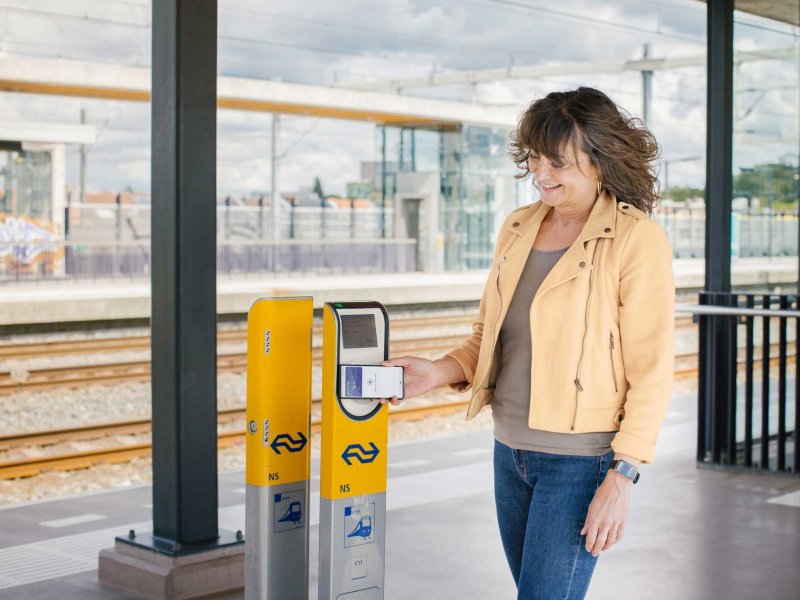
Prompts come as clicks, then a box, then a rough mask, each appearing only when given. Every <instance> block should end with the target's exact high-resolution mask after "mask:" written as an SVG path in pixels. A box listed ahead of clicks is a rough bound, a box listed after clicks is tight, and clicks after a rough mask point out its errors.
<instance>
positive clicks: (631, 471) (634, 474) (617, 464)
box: [609, 459, 639, 483]
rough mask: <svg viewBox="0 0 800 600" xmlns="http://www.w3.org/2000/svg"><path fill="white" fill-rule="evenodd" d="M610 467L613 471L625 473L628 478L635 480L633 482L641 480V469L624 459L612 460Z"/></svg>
mask: <svg viewBox="0 0 800 600" xmlns="http://www.w3.org/2000/svg"><path fill="white" fill-rule="evenodd" d="M609 468H610V469H611V470H612V471H616V472H617V473H619V474H620V475H624V476H625V477H627V478H628V479H631V480H633V483H636V482H637V481H639V469H637V468H636V467H634V466H633V465H632V464H630V463H626V462H625V461H624V460H619V459H616V460H612V461H611V466H610V467H609Z"/></svg>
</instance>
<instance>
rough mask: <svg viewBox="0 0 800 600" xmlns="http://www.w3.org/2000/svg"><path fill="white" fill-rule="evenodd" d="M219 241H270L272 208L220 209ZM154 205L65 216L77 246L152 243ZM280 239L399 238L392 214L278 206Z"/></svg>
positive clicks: (100, 207)
mask: <svg viewBox="0 0 800 600" xmlns="http://www.w3.org/2000/svg"><path fill="white" fill-rule="evenodd" d="M216 212H217V221H216V222H217V239H218V240H220V241H222V240H229V241H238V240H245V241H264V240H268V239H269V238H270V218H269V217H270V212H269V207H268V206H241V205H235V204H228V205H218V206H217V211H216ZM150 219H151V215H150V205H140V204H79V203H73V204H71V205H70V207H69V208H67V210H66V223H67V230H68V231H69V235H68V236H67V239H68V240H70V241H73V242H78V241H80V242H100V243H110V242H113V241H123V242H124V241H136V240H147V239H150ZM278 230H279V234H280V239H283V240H285V239H306V240H319V239H323V238H325V239H331V240H340V239H345V238H346V239H367V240H369V239H378V238H389V237H393V236H394V212H393V210H392V209H391V208H386V209H382V208H380V207H359V208H355V207H354V205H351V206H350V207H339V206H337V207H333V206H322V207H313V206H294V205H288V204H286V203H285V202H281V203H280V204H279V205H278Z"/></svg>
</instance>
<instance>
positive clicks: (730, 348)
mask: <svg viewBox="0 0 800 600" xmlns="http://www.w3.org/2000/svg"><path fill="white" fill-rule="evenodd" d="M733 4H734V0H709V2H708V4H707V5H708V9H707V14H708V18H707V21H708V80H707V89H708V95H707V108H706V112H707V117H706V118H707V131H706V193H705V200H706V231H705V242H706V243H705V265H706V274H705V292H706V293H705V294H701V298H703V299H702V300H701V303H703V304H711V305H732V306H735V299H734V298H731V297H729V296H728V295H727V294H726V292H730V291H731V194H732V184H733V183H732V172H731V171H732V139H733V102H732V99H733V83H732V82H733ZM715 292H717V293H715ZM719 292H722V293H719ZM707 321H708V324H707V326H705V327H701V337H700V344H701V354H702V355H703V360H701V362H700V367H701V369H703V370H704V373H703V374H702V375H701V376H700V378H699V382H698V383H699V386H701V389H699V390H698V402H699V406H698V414H699V415H700V420H699V423H698V426H699V427H698V448H697V456H698V460H699V461H704V460H708V459H709V458H711V460H712V461H713V462H715V463H718V462H720V459H721V458H722V456H721V454H722V452H723V450H724V453H725V462H726V463H728V464H731V463H735V462H736V456H735V451H734V452H731V451H732V448H731V443H730V442H731V435H732V434H733V431H731V428H732V426H731V420H732V419H733V418H735V412H734V410H735V399H736V397H735V394H736V325H735V320H734V319H731V318H725V317H720V316H712V317H710V318H709V319H708V320H707ZM731 454H733V455H731ZM709 455H710V456H709Z"/></svg>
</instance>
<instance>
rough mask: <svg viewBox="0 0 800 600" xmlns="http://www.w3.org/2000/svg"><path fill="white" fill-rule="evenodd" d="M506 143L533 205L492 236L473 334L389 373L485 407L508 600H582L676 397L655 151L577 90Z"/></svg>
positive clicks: (559, 97) (472, 411) (639, 133)
mask: <svg viewBox="0 0 800 600" xmlns="http://www.w3.org/2000/svg"><path fill="white" fill-rule="evenodd" d="M509 148H510V153H511V156H512V157H513V160H514V162H515V163H516V164H517V166H518V167H520V169H521V170H522V173H521V174H520V175H519V177H525V176H527V175H529V174H530V175H531V176H532V178H533V181H534V183H535V184H536V185H537V186H538V188H539V192H540V194H541V201H539V202H535V203H533V204H530V205H527V206H523V207H522V208H519V209H517V210H515V211H513V212H512V213H511V214H510V215H509V216H508V218H507V219H506V221H505V223H503V225H502V227H501V228H500V233H499V235H498V240H497V245H496V249H495V255H494V260H493V262H492V267H491V270H490V272H489V278H488V281H487V283H486V287H485V289H484V292H483V296H482V298H481V303H480V310H479V314H478V317H477V319H476V321H475V323H474V325H473V333H472V336H471V337H470V338H468V339H467V340H466V341H465V342H464V344H463V345H461V346H460V347H459V348H456V349H454V350H453V351H451V352H449V353H448V354H446V355H445V356H444V357H442V358H440V359H438V360H435V361H430V360H426V359H423V358H418V357H409V356H406V357H401V358H395V359H393V360H390V361H387V362H385V363H384V364H385V365H387V366H402V367H404V368H405V389H406V397H412V396H417V395H419V394H423V393H425V392H428V391H430V390H432V389H433V388H435V387H437V386H439V385H444V384H449V385H450V386H452V387H453V388H454V389H456V390H461V391H466V390H469V389H471V390H472V397H471V400H470V404H469V409H468V412H467V419H471V418H473V417H475V415H477V414H478V412H479V411H480V409H481V408H482V407H483V406H485V405H487V404H491V406H492V416H493V419H494V435H495V445H494V480H495V481H494V485H495V500H496V506H497V518H498V523H499V526H500V536H501V539H502V542H503V547H504V550H505V553H506V558H507V560H508V564H509V566H510V568H511V573H512V575H513V577H514V581H515V583H516V584H517V589H518V598H523V599H526V600H529V599H539V598H541V599H546V600H551V599H553V598H569V599H573V598H583V597H584V596H585V594H586V590H587V588H588V586H589V581H590V579H591V576H592V572H593V570H594V567H595V563H596V562H597V557H598V556H599V555H600V553H601V552H603V551H605V550H608V549H609V548H611V547H612V546H614V545H615V544H617V543H619V541H620V540H621V539H622V537H623V534H624V531H625V525H626V521H627V517H628V506H629V501H630V495H631V489H632V486H633V483H634V482H635V480H636V479H638V472H637V469H638V467H639V465H640V464H642V463H648V462H650V461H651V460H652V459H653V452H654V449H655V445H656V438H657V435H658V430H659V428H660V426H661V423H662V421H663V418H664V414H665V413H666V410H667V406H668V404H669V401H670V396H671V391H672V379H673V371H674V348H673V338H674V313H673V310H674V308H673V307H674V296H675V288H674V283H673V276H672V251H671V249H670V245H669V242H668V241H667V237H666V235H665V234H664V231H663V230H662V229H661V228H660V227H659V226H658V225H657V224H656V223H655V222H653V221H652V220H650V219H649V218H648V215H649V214H651V212H652V209H653V207H654V205H655V203H656V201H657V198H658V195H657V186H658V182H657V179H656V175H655V172H654V163H655V161H656V159H657V156H658V145H657V143H656V141H655V139H654V138H653V136H652V134H651V133H650V132H649V131H647V130H646V129H645V128H644V127H643V126H641V124H640V122H638V121H637V120H636V119H633V118H630V117H629V116H627V115H626V114H625V113H624V112H623V111H622V110H621V109H620V108H619V107H617V106H616V105H615V104H614V103H613V102H612V101H611V100H610V99H609V98H608V97H607V96H606V95H605V94H603V93H602V92H600V91H598V90H595V89H591V88H584V87H582V88H578V89H577V90H574V91H570V92H554V93H551V94H549V95H548V96H547V97H545V98H542V99H540V100H536V101H535V102H533V103H532V104H531V105H530V107H529V108H528V109H527V110H526V111H525V113H523V115H522V116H521V118H520V121H519V124H518V127H517V130H516V132H515V133H514V134H513V135H512V142H511V144H510V147H509ZM391 402H393V403H396V402H397V399H396V398H393V399H392V400H391Z"/></svg>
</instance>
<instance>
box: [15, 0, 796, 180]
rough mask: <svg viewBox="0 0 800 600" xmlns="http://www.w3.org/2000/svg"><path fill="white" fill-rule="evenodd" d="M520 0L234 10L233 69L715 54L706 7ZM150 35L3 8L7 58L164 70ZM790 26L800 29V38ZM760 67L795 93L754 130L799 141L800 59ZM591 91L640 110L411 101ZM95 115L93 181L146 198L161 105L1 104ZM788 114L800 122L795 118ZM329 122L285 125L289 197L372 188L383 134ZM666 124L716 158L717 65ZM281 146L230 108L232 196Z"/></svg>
mask: <svg viewBox="0 0 800 600" xmlns="http://www.w3.org/2000/svg"><path fill="white" fill-rule="evenodd" d="M514 4H515V5H513V6H512V5H511V3H507V2H498V1H496V0H439V1H437V2H429V1H427V0H425V1H423V0H382V1H381V2H380V3H374V2H364V1H363V0H340V1H339V2H335V3H334V2H328V1H325V0H307V1H306V2H304V3H303V4H302V7H303V9H302V10H298V4H297V2H295V1H294V0H275V1H273V2H270V3H265V2H263V0H219V27H218V30H219V39H218V71H219V72H220V73H221V74H225V75H234V76H242V77H257V78H280V79H281V80H283V81H294V82H303V83H311V84H315V85H329V84H332V83H334V82H338V83H339V84H341V83H342V82H348V81H359V82H360V81H368V80H373V81H385V80H390V79H402V78H408V77H420V76H426V75H428V74H430V73H431V72H434V71H435V72H446V71H461V70H470V69H472V70H475V69H485V68H504V67H507V66H509V65H510V64H512V62H513V64H515V65H544V64H556V65H558V64H564V63H573V62H598V61H607V60H625V59H631V58H638V57H640V56H641V55H642V51H643V45H644V44H645V43H648V44H649V45H650V55H651V56H656V57H675V56H686V55H696V54H702V53H704V52H705V42H704V39H705V34H706V29H705V28H706V21H705V6H703V5H702V4H701V3H698V2H696V1H694V0H674V1H670V2H668V3H665V2H644V1H641V0H614V1H612V2H604V3H597V2H595V1H592V0H562V1H561V2H559V3H558V4H553V3H536V4H535V5H534V4H533V3H532V4H531V6H530V7H525V6H520V5H521V3H519V2H518V3H514ZM4 7H5V8H4ZM569 15H574V16H569ZM750 22H754V23H757V24H759V25H761V24H763V21H761V20H758V19H754V18H752V17H750V16H748V15H743V14H741V13H737V25H736V27H737V30H736V31H737V48H744V47H751V48H764V47H780V46H782V45H784V46H785V45H791V44H792V43H796V41H795V40H794V38H792V37H791V36H786V35H784V34H783V33H776V32H770V31H765V30H764V29H762V28H756V27H751V26H749V25H747V23H750ZM149 26H150V0H130V1H128V2H105V1H103V0H71V2H68V3H65V2H62V1H60V0H26V1H25V2H24V3H23V2H20V1H14V0H0V32H1V35H2V37H1V38H0V39H1V40H2V41H1V42H0V49H1V50H0V51H2V52H5V53H7V54H21V55H37V56H59V57H66V58H72V59H80V60H90V61H102V62H111V63H115V64H124V65H139V66H146V65H148V64H149V62H150V43H151V31H150V28H149ZM778 29H779V30H785V29H787V28H785V27H784V28H781V27H778ZM789 31H790V33H791V32H794V33H795V34H796V31H797V29H796V28H795V29H789ZM794 60H796V59H794ZM759 65H760V66H759ZM759 65H754V69H753V70H752V73H751V72H750V68H749V67H748V68H746V69H743V72H745V73H746V74H747V77H748V78H749V81H750V83H749V84H748V85H749V86H751V87H756V88H758V87H761V88H763V87H767V86H772V87H775V81H785V82H787V83H788V84H789V87H788V88H787V89H780V90H777V89H776V90H769V91H768V92H767V93H765V94H764V95H763V96H762V97H760V98H758V99H757V102H756V106H755V108H754V109H753V111H752V112H751V114H749V115H748V116H747V117H746V118H745V119H744V120H743V125H744V126H746V127H747V128H752V129H753V130H756V131H759V132H762V133H763V134H764V135H773V136H779V137H783V138H787V139H789V138H791V137H792V135H793V136H794V137H795V138H796V137H797V120H796V115H797V112H796V111H797V108H796V106H797V85H798V83H797V74H796V67H795V68H793V65H796V63H793V62H789V63H783V64H781V63H759ZM787 73H788V74H787ZM577 85H593V86H596V87H599V88H600V89H603V90H605V91H607V92H609V93H610V95H611V96H612V97H613V99H614V100H615V101H616V102H618V103H619V104H620V105H622V106H623V107H625V108H626V109H627V110H628V111H630V112H631V113H632V114H634V115H640V114H641V110H642V97H641V94H642V92H641V88H642V84H641V76H640V75H639V74H637V73H629V72H628V73H602V72H598V73H595V74H593V75H591V76H569V75H564V76H550V77H547V78H543V79H538V80H506V81H498V82H487V83H482V84H480V85H477V86H474V87H473V86H471V85H452V86H443V87H436V88H418V89H408V90H405V91H404V93H408V94H413V95H418V96H424V97H435V98H443V99H452V100H458V101H467V102H472V101H480V102H486V103H492V104H501V105H505V106H512V107H513V106H515V105H516V106H518V107H519V109H520V110H522V109H523V108H524V107H525V106H526V105H527V104H528V103H529V102H530V101H531V100H532V99H534V98H536V97H541V96H542V95H544V94H546V93H548V92H550V91H552V90H555V89H562V90H563V89H570V88H574V87H576V86H577ZM748 94H749V92H748ZM742 99H743V101H745V99H747V101H749V100H750V99H754V96H753V94H750V95H749V96H748V95H747V94H743V95H742ZM81 108H87V110H88V113H89V120H90V122H92V123H94V124H95V125H97V126H98V127H100V128H102V133H101V135H100V136H99V138H98V141H97V143H96V144H95V145H94V147H93V148H92V151H91V153H90V163H89V182H90V186H91V187H92V188H95V189H100V188H107V189H118V188H121V187H123V186H125V185H128V184H130V185H132V186H133V187H135V188H136V189H142V190H146V189H147V188H148V187H149V168H146V163H147V160H148V159H149V124H150V114H149V107H147V106H146V105H144V104H136V103H122V102H111V101H102V100H85V99H70V98H58V97H44V96H29V95H14V94H0V110H3V111H4V114H6V115H13V118H15V119H27V120H40V121H45V122H47V121H51V122H59V121H67V122H77V121H78V118H79V114H80V109H81ZM782 113H785V114H788V115H790V116H789V117H785V116H780V115H781V114H782ZM791 115H794V118H792V117H791ZM315 123H316V120H315V119H311V118H300V117H289V116H284V117H283V118H282V135H281V142H282V145H283V147H285V148H288V147H291V148H292V149H291V151H290V152H289V154H288V155H287V156H286V157H285V158H284V159H283V161H282V172H281V187H282V188H283V189H294V188H297V187H299V186H301V185H310V183H309V182H310V181H313V177H314V175H319V176H320V177H322V178H323V182H324V184H325V186H326V190H331V191H338V192H343V191H344V186H345V184H346V182H347V181H351V180H356V179H358V178H359V176H360V168H359V164H360V162H361V161H369V160H376V159H377V157H378V147H377V145H376V135H375V129H374V126H372V125H370V124H368V123H355V122H347V121H334V120H322V121H320V122H319V123H316V124H315ZM312 126H313V129H311V130H310V131H309V128H310V127H312ZM651 127H652V129H653V130H654V132H655V133H656V135H657V137H658V139H659V142H660V143H661V144H662V147H663V152H664V156H665V157H666V158H670V159H674V158H680V157H686V156H696V155H703V154H704V145H705V71H704V69H703V68H690V69H681V70H675V71H657V72H656V73H655V74H654V76H653V98H652V102H651ZM269 136H270V116H269V115H266V114H259V113H245V112H235V111H220V113H219V117H218V148H217V157H218V164H219V166H218V169H217V173H218V176H217V179H218V189H219V192H220V193H226V194H227V193H232V194H233V193H236V194H238V193H247V192H249V191H253V190H264V189H269V187H270V180H269V179H270V156H269V152H270V142H269ZM751 137H752V136H751ZM762 137H763V136H762ZM301 138H302V139H301ZM751 146H752V144H751ZM751 146H747V145H746V144H745V145H743V146H742V149H740V150H739V151H738V154H737V155H736V156H735V159H736V160H737V164H738V163H739V162H741V161H745V162H746V161H753V160H758V157H759V156H761V157H764V156H765V155H771V154H774V153H778V152H780V153H785V152H786V146H784V145H781V144H776V145H773V146H769V145H766V144H763V143H762V144H758V150H751V149H750V148H751ZM789 147H790V148H791V146H789ZM794 154H795V155H796V144H795V146H794ZM741 164H744V163H741ZM703 170H704V163H703V161H694V162H691V163H676V165H675V168H674V169H671V173H670V178H671V179H672V182H671V183H672V184H673V185H678V184H687V185H688V184H690V185H702V182H703V181H704V177H705V175H704V172H703ZM67 178H68V181H70V182H76V181H77V178H78V166H77V161H76V153H75V151H74V149H72V150H71V151H70V153H69V155H68V173H67Z"/></svg>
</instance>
